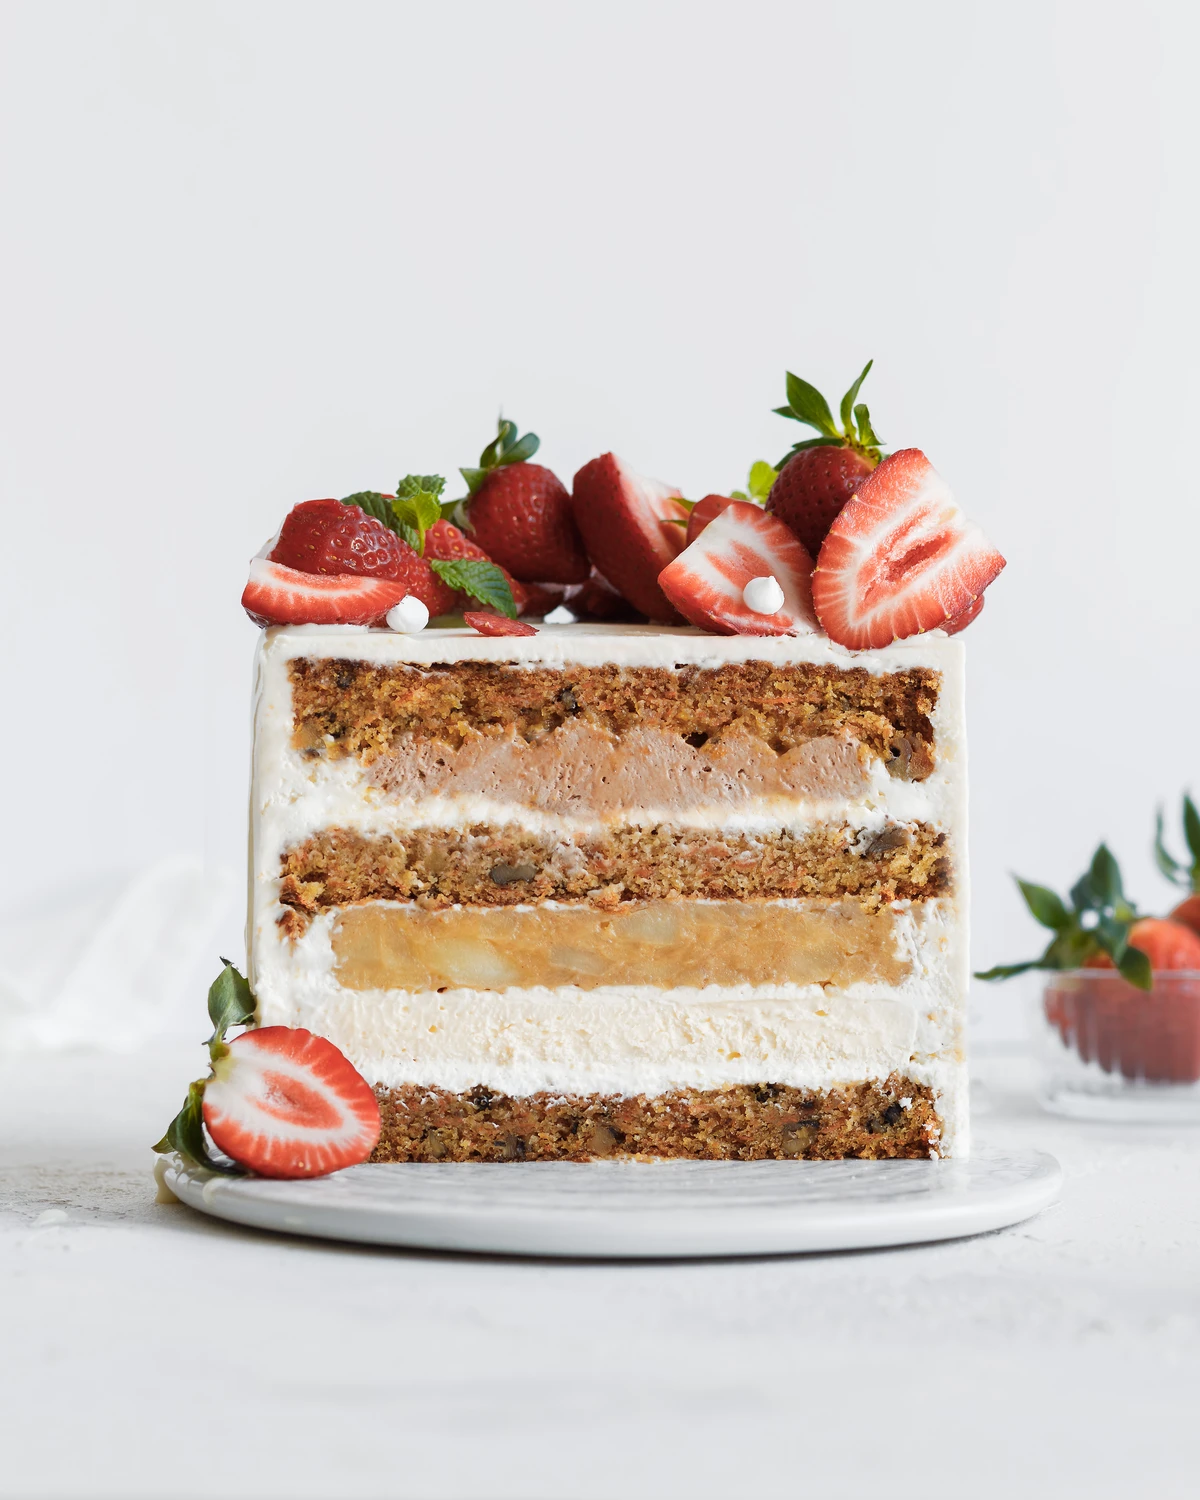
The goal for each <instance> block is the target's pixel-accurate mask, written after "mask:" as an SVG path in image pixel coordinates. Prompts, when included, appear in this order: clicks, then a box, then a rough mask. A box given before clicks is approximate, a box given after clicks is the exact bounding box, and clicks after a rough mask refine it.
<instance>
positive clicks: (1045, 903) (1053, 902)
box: [1017, 877, 1071, 932]
mask: <svg viewBox="0 0 1200 1500" xmlns="http://www.w3.org/2000/svg"><path fill="white" fill-rule="evenodd" d="M1017 885H1018V886H1019V887H1020V889H1021V894H1022V896H1024V897H1025V905H1026V906H1027V907H1028V908H1029V910H1030V911H1031V912H1032V913H1033V917H1034V920H1035V921H1038V922H1040V923H1041V924H1042V926H1043V927H1049V928H1051V929H1052V930H1053V931H1054V932H1061V931H1062V930H1063V928H1065V927H1069V926H1070V925H1071V913H1070V912H1069V911H1068V910H1067V908H1066V907H1065V906H1064V905H1063V903H1062V901H1061V900H1060V899H1059V898H1058V897H1057V896H1056V895H1055V894H1054V892H1053V891H1051V890H1048V889H1047V888H1046V887H1045V886H1044V885H1033V884H1032V883H1031V882H1030V881H1028V880H1021V879H1020V878H1019V877H1018V879H1017Z"/></svg>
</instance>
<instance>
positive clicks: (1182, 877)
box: [1154, 793, 1200, 895]
mask: <svg viewBox="0 0 1200 1500" xmlns="http://www.w3.org/2000/svg"><path fill="white" fill-rule="evenodd" d="M1183 841H1184V843H1185V844H1186V845H1187V851H1188V853H1189V854H1190V855H1191V856H1192V861H1191V864H1188V863H1187V861H1186V860H1179V859H1175V858H1174V857H1173V856H1172V855H1171V854H1169V853H1168V852H1167V848H1166V845H1165V844H1164V843H1163V815H1162V808H1161V807H1160V808H1159V810H1158V817H1157V819H1156V823H1155V830H1154V858H1155V860H1156V861H1157V863H1158V868H1159V869H1160V870H1161V871H1162V873H1163V874H1164V875H1165V876H1166V877H1167V879H1168V880H1169V881H1170V882H1171V884H1172V885H1181V886H1184V887H1185V888H1186V889H1187V890H1189V891H1190V892H1191V893H1192V894H1193V895H1200V812H1197V810H1196V804H1195V803H1194V802H1193V801H1192V799H1191V798H1190V797H1189V796H1187V795H1186V793H1185V795H1184V799H1183Z"/></svg>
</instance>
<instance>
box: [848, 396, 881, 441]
mask: <svg viewBox="0 0 1200 1500" xmlns="http://www.w3.org/2000/svg"><path fill="white" fill-rule="evenodd" d="M854 420H855V421H856V422H857V423H858V440H859V442H860V443H862V444H863V445H864V446H865V447H867V448H879V447H881V446H882V443H883V439H882V438H880V437H879V435H878V434H877V433H876V431H875V429H874V428H873V427H872V426H871V413H870V412H869V411H868V410H867V408H866V407H865V406H864V405H862V403H861V402H860V403H859V405H858V406H856V407H855V408H854Z"/></svg>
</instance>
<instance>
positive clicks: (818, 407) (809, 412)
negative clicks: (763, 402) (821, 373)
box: [776, 370, 842, 439]
mask: <svg viewBox="0 0 1200 1500" xmlns="http://www.w3.org/2000/svg"><path fill="white" fill-rule="evenodd" d="M787 398H788V404H787V410H786V411H784V412H781V413H780V414H781V415H782V416H789V417H794V418H795V419H796V421H797V422H803V423H804V424H805V426H806V427H815V428H816V429H817V431H818V432H820V433H824V435H825V436H826V437H831V438H838V439H840V438H841V436H842V434H841V433H840V432H839V431H838V430H837V428H836V427H835V426H834V425H833V413H832V412H831V411H830V410H829V402H828V401H826V399H825V397H824V396H822V394H821V393H820V391H819V390H817V388H816V386H815V385H809V383H808V381H807V380H801V379H800V377H799V375H793V374H792V372H791V371H790V370H789V371H788V375H787ZM776 409H777V410H778V408H776Z"/></svg>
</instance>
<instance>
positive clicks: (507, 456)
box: [458, 417, 542, 498]
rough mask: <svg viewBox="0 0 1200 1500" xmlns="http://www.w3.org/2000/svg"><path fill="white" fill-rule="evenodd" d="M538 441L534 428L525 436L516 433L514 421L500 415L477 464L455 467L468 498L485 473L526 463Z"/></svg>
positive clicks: (539, 444) (480, 483)
mask: <svg viewBox="0 0 1200 1500" xmlns="http://www.w3.org/2000/svg"><path fill="white" fill-rule="evenodd" d="M541 442H542V440H541V438H539V437H538V435H537V433H536V432H527V433H526V434H525V436H524V437H518V436H517V424H516V423H515V422H510V421H508V420H507V419H506V418H505V417H501V418H500V419H499V421H498V422H497V423H496V436H495V437H494V438H493V439H492V441H491V442H490V443H489V444H488V445H487V447H486V448H485V449H484V450H483V452H482V453H481V454H480V455H479V467H478V468H476V469H459V471H458V472H459V473H460V474H461V475H462V477H463V478H464V479H465V480H466V481H467V495H468V498H469V497H470V496H472V495H476V494H478V493H479V491H480V490H481V489H482V488H483V486H484V484H485V483H486V481H487V478H488V476H489V475H490V474H494V473H495V472H496V470H497V469H503V468H506V467H507V466H508V465H509V464H523V463H527V462H528V461H529V460H530V459H531V458H532V457H533V455H534V454H535V453H536V452H537V451H538V449H539V448H540V447H541Z"/></svg>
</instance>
